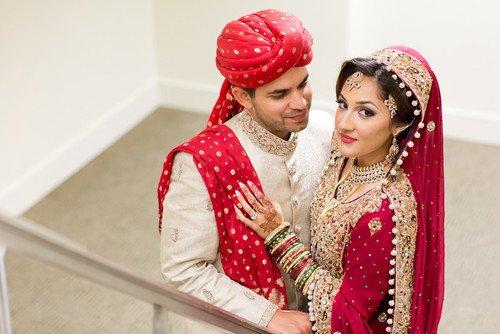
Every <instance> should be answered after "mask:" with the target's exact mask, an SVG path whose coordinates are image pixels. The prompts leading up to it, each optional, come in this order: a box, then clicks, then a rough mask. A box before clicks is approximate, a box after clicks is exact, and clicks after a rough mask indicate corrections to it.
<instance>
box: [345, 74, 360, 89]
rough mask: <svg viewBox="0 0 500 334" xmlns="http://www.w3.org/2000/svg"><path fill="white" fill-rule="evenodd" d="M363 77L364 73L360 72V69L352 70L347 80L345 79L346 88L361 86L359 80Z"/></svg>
mask: <svg viewBox="0 0 500 334" xmlns="http://www.w3.org/2000/svg"><path fill="white" fill-rule="evenodd" d="M364 78H365V76H364V74H363V73H361V72H360V71H357V72H354V73H353V74H352V75H351V76H350V77H349V78H347V80H346V81H345V83H346V85H347V88H348V89H349V91H351V90H353V89H354V88H357V89H359V88H361V82H362V81H363V79H364Z"/></svg>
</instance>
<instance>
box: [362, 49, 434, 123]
mask: <svg viewBox="0 0 500 334" xmlns="http://www.w3.org/2000/svg"><path fill="white" fill-rule="evenodd" d="M370 58H372V59H374V60H376V61H378V62H380V63H382V64H384V65H386V69H387V71H389V72H391V71H392V72H394V73H395V75H397V77H398V78H399V79H401V80H402V81H403V83H401V84H400V85H399V87H400V88H401V89H404V88H405V84H406V86H408V87H409V88H410V90H411V92H410V91H407V92H406V96H408V97H410V96H411V93H412V92H413V94H415V96H416V97H417V100H418V102H420V106H421V110H418V109H417V110H415V111H414V113H415V115H419V114H420V113H422V119H423V118H424V114H425V110H426V108H427V102H428V101H429V94H430V91H431V86H432V77H431V75H430V73H429V71H427V69H426V68H425V66H424V64H422V63H421V62H420V61H419V60H417V59H416V58H414V57H413V56H411V55H409V54H406V53H404V52H403V51H400V50H396V49H390V48H387V49H382V50H380V51H377V52H375V53H373V54H372V55H371V56H370ZM395 75H393V78H395V79H397V78H396V77H395ZM411 104H412V106H414V107H417V105H418V103H417V101H416V100H414V101H412V103H411Z"/></svg>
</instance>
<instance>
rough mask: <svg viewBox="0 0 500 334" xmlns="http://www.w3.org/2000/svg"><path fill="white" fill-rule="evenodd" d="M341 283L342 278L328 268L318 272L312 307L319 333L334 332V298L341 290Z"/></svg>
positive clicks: (328, 333)
mask: <svg viewBox="0 0 500 334" xmlns="http://www.w3.org/2000/svg"><path fill="white" fill-rule="evenodd" d="M341 285H342V278H334V277H332V276H330V275H329V274H328V272H327V271H326V270H320V272H318V274H316V278H315V285H314V292H313V297H312V307H313V313H314V314H315V318H316V320H315V324H316V328H317V330H316V333H317V334H330V333H331V332H332V325H331V324H332V304H333V303H332V300H333V298H334V297H335V295H337V293H338V292H339V289H340V286H341Z"/></svg>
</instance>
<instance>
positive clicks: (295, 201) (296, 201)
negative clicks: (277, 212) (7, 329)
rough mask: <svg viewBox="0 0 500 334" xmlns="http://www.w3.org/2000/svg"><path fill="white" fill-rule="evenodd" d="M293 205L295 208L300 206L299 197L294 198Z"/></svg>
mask: <svg viewBox="0 0 500 334" xmlns="http://www.w3.org/2000/svg"><path fill="white" fill-rule="evenodd" d="M292 204H293V205H295V206H297V205H299V196H297V195H295V196H293V198H292Z"/></svg>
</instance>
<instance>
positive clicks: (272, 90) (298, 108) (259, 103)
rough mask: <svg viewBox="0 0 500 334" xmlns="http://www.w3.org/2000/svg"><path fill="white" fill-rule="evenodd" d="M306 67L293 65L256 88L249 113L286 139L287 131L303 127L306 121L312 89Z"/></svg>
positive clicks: (299, 129)
mask: <svg viewBox="0 0 500 334" xmlns="http://www.w3.org/2000/svg"><path fill="white" fill-rule="evenodd" d="M308 76H309V74H308V72H307V68H306V67H305V66H304V67H293V68H291V69H290V70H288V71H287V72H285V73H284V74H283V75H282V76H280V77H279V78H277V79H275V80H274V81H271V82H270V83H268V84H266V85H264V86H261V87H258V88H256V89H255V95H254V97H252V98H250V100H249V102H250V106H249V107H247V109H248V111H249V113H250V114H251V115H252V116H253V118H254V119H255V120H257V121H258V122H259V123H260V124H261V125H262V126H263V127H264V128H266V129H267V130H268V131H269V132H271V133H273V134H274V135H276V136H278V137H280V138H282V139H288V137H289V136H290V132H298V131H301V130H303V129H304V128H305V127H306V126H307V123H308V121H309V109H310V108H311V99H312V90H311V87H310V86H309V82H308V81H307V79H308Z"/></svg>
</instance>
